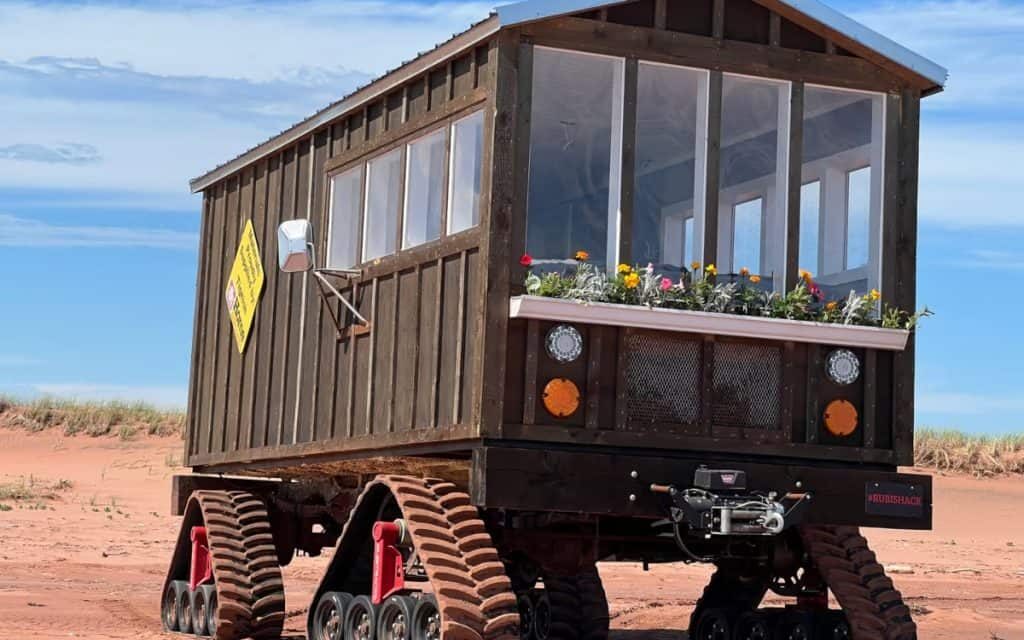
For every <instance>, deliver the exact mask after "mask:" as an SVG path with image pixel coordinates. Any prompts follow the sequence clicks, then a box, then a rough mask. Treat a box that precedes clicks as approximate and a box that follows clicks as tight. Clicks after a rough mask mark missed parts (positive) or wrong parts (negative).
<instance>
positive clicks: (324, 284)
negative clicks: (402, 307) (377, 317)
mask: <svg viewBox="0 0 1024 640" xmlns="http://www.w3.org/2000/svg"><path fill="white" fill-rule="evenodd" d="M312 274H313V277H315V278H316V284H317V286H318V287H319V288H320V296H321V297H322V298H324V299H326V298H327V292H328V291H329V292H330V293H331V294H332V295H333V296H334V297H336V298H337V299H338V300H340V301H341V303H342V304H343V305H345V308H346V309H348V311H349V313H351V314H352V317H354V318H355V319H356V320H358V321H359V324H360V325H361V326H359V327H353V328H352V329H351V330H350V331H346V330H345V328H344V327H343V326H342V323H341V319H340V318H339V317H338V315H337V314H335V313H334V309H333V308H332V307H331V305H327V311H328V313H330V314H331V320H333V321H334V328H335V329H336V330H337V331H338V337H339V338H344V337H345V336H346V335H347V334H349V333H351V334H352V335H358V334H362V333H367V332H368V331H369V330H370V323H369V322H368V321H367V320H366V318H364V317H363V316H362V314H360V313H359V312H358V311H357V310H356V308H355V306H353V305H352V303H351V302H349V301H348V300H347V299H346V298H345V296H344V295H342V293H341V292H340V291H338V288H337V287H335V286H334V285H333V284H332V283H331V281H330V280H328V279H327V277H326V276H325V275H324V274H327V275H333V276H340V277H348V278H354V277H359V276H360V275H361V274H362V272H361V271H350V270H345V271H332V270H328V269H314V270H313V271H312ZM324 288H326V289H327V291H324Z"/></svg>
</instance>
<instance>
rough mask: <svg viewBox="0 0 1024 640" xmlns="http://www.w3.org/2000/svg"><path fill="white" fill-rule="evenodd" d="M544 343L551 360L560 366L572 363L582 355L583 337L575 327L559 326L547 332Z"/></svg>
mask: <svg viewBox="0 0 1024 640" xmlns="http://www.w3.org/2000/svg"><path fill="white" fill-rule="evenodd" d="M545 343H546V345H547V350H548V355H549V356H551V359H552V360H554V361H555V362H561V363H562V364H566V363H569V362H572V361H573V360H575V359H576V358H579V357H580V355H581V354H582V353H583V336H581V335H580V332H579V331H578V330H577V329H576V328H575V327H570V326H569V325H567V324H560V325H558V326H557V327H553V328H552V329H551V331H548V337H547V340H546V341H545Z"/></svg>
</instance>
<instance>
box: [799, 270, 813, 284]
mask: <svg viewBox="0 0 1024 640" xmlns="http://www.w3.org/2000/svg"><path fill="white" fill-rule="evenodd" d="M813 277H814V276H812V275H811V272H810V271H808V270H806V269H801V270H800V279H801V280H803V281H804V282H810V281H811V279H812V278H813Z"/></svg>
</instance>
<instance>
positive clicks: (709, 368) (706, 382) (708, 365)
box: [700, 336, 715, 438]
mask: <svg viewBox="0 0 1024 640" xmlns="http://www.w3.org/2000/svg"><path fill="white" fill-rule="evenodd" d="M701 365H702V366H701V368H700V369H701V385H700V407H701V408H700V415H701V426H702V429H703V432H704V435H705V436H707V437H709V438H710V437H712V436H713V435H714V432H715V415H714V414H715V412H714V399H715V338H714V336H705V337H704V349H703V353H702V354H701Z"/></svg>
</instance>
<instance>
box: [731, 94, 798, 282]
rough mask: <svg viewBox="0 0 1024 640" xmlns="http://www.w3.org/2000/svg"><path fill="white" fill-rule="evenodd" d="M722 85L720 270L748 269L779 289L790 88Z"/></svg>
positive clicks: (784, 243)
mask: <svg viewBox="0 0 1024 640" xmlns="http://www.w3.org/2000/svg"><path fill="white" fill-rule="evenodd" d="M722 85H723V86H722V142H721V145H722V148H721V172H720V176H719V178H720V182H719V190H720V191H719V214H718V223H719V229H718V239H719V245H718V265H717V266H718V270H719V273H720V274H736V273H738V272H739V271H740V270H741V269H743V268H747V269H750V271H751V272H753V273H757V274H759V275H761V276H762V285H761V286H762V287H764V288H766V289H781V288H782V286H783V284H784V283H783V280H784V277H783V274H784V272H785V252H786V235H785V234H786V202H787V200H788V198H787V180H786V176H787V173H788V171H787V168H788V163H789V160H788V147H789V99H790V85H789V83H786V82H776V81H771V80H761V79H755V78H748V77H744V76H734V75H728V74H727V75H726V76H725V78H724V79H723V83H722Z"/></svg>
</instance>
